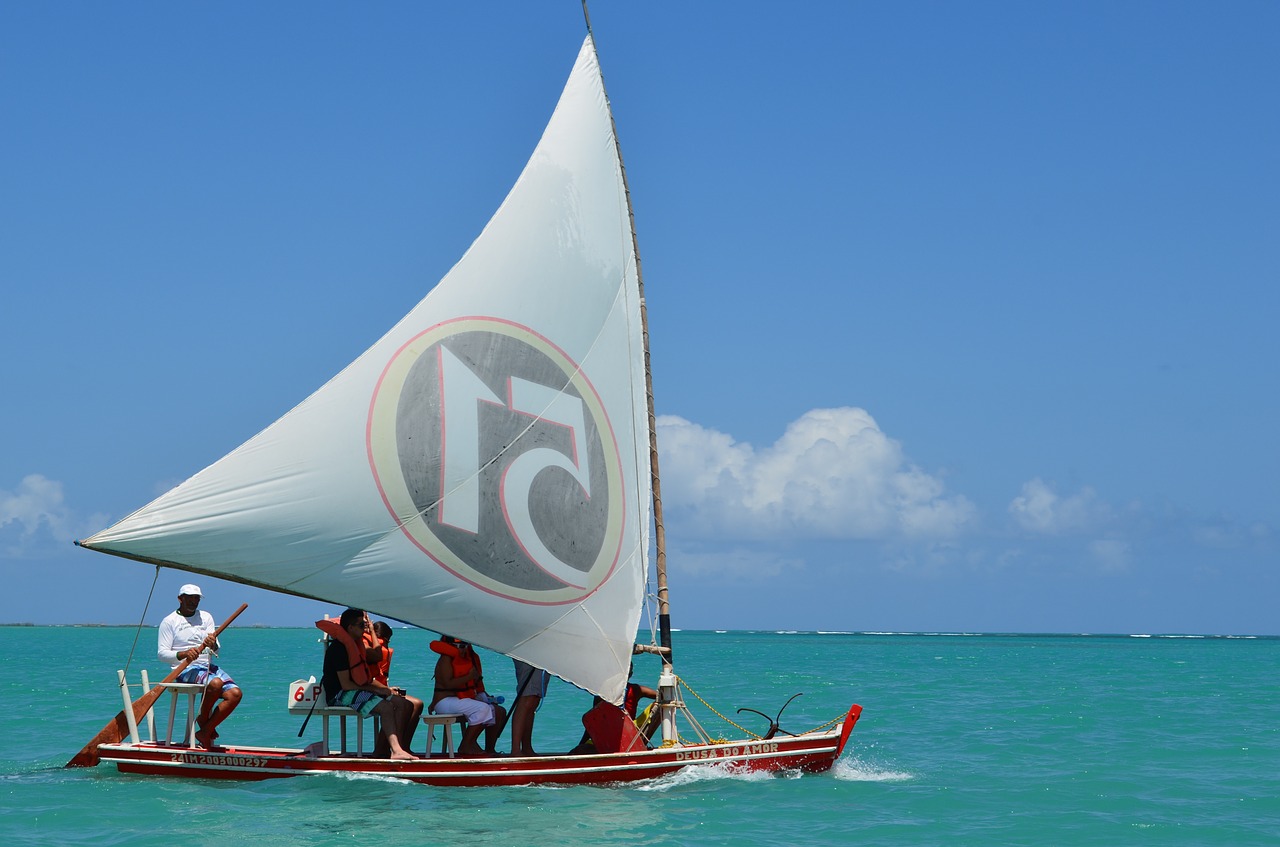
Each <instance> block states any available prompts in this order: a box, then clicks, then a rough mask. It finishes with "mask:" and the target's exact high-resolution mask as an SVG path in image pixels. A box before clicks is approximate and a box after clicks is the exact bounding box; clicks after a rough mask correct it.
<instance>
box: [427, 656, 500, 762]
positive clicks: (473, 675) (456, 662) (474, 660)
mask: <svg viewBox="0 0 1280 847" xmlns="http://www.w3.org/2000/svg"><path fill="white" fill-rule="evenodd" d="M431 649H432V650H434V651H435V652H437V653H439V654H440V658H439V660H437V661H436V671H435V679H436V688H435V693H434V694H433V695H432V698H431V711H432V712H434V713H436V714H440V713H445V714H448V713H451V712H456V713H458V714H461V715H464V716H465V717H466V719H467V728H466V729H465V730H464V731H463V733H462V743H460V744H459V745H458V754H459V755H461V756H496V755H498V751H497V744H498V736H499V735H501V734H502V730H503V728H504V727H506V725H507V710H506V709H504V708H502V706H500V705H498V703H499V700H500V698H496V697H490V696H489V695H488V693H487V692H486V691H485V690H484V670H483V669H482V668H481V666H480V657H479V656H477V655H476V652H475V650H473V649H472V647H471V644H470V643H468V642H466V641H460V640H458V639H456V638H453V637H452V636H448V635H444V636H441V640H439V641H432V642H431ZM481 732H484V733H485V746H484V749H483V750H482V749H480V745H479V743H478V742H479V739H480V733H481Z"/></svg>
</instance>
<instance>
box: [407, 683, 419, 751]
mask: <svg viewBox="0 0 1280 847" xmlns="http://www.w3.org/2000/svg"><path fill="white" fill-rule="evenodd" d="M404 699H405V700H407V701H408V702H409V722H408V725H407V726H406V727H405V734H404V749H406V750H408V749H409V748H410V747H412V746H413V734H414V733H415V732H417V731H418V723H419V721H420V720H421V719H422V707H423V702H422V701H421V700H419V699H418V698H417V697H410V696H409V695H407V694H406V695H405V696H404Z"/></svg>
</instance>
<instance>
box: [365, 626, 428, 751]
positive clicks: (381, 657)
mask: <svg viewBox="0 0 1280 847" xmlns="http://www.w3.org/2000/svg"><path fill="white" fill-rule="evenodd" d="M372 631H373V637H374V638H375V639H376V640H377V643H378V646H377V647H376V648H370V649H369V652H368V654H367V656H368V659H369V664H370V669H371V672H372V674H373V681H374V682H376V683H379V684H380V685H386V686H387V687H388V688H390V689H391V690H392V691H394V692H395V693H396V694H399V695H400V696H401V697H403V698H404V699H406V700H408V701H409V703H410V704H411V705H412V706H413V712H412V714H410V715H409V727H410V730H409V734H408V737H407V738H403V739H401V741H403V742H404V746H405V747H406V748H407V747H408V746H409V745H410V743H412V741H413V732H414V730H416V729H417V728H418V718H420V717H422V709H423V707H424V705H425V704H424V703H423V702H422V701H421V700H419V699H418V698H417V697H414V696H412V695H410V694H406V693H405V690H404V689H403V688H399V687H396V686H392V685H391V684H390V683H389V682H388V679H389V678H390V676H391V655H392V654H393V653H395V651H394V650H392V649H391V627H390V626H388V625H387V624H386V623H385V622H383V621H375V622H374V624H373V628H372ZM365 640H366V642H367V641H368V640H369V639H368V638H367V637H366V639H365ZM378 743H379V746H381V745H382V743H383V740H382V739H381V738H379V739H378ZM379 746H375V748H374V751H373V752H374V755H375V756H376V755H377V754H379V753H385V752H386V751H385V750H382V749H379Z"/></svg>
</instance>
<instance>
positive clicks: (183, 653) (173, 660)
mask: <svg viewBox="0 0 1280 847" xmlns="http://www.w3.org/2000/svg"><path fill="white" fill-rule="evenodd" d="M200 598H201V593H200V586H198V585H193V584H191V583H187V584H186V585H184V586H182V588H180V589H179V590H178V609H177V611H175V612H172V613H170V614H169V615H168V616H167V617H165V619H164V620H163V621H161V622H160V636H159V648H158V650H157V655H158V656H159V658H160V661H162V662H168V663H169V664H170V666H172V667H174V668H176V667H177V666H178V665H179V664H180V663H181V662H182V661H183V660H184V659H190V660H191V664H190V665H188V666H187V669H186V670H184V671H183V672H182V673H181V674H179V676H178V679H177V682H194V683H200V684H202V685H204V687H205V689H204V702H203V703H201V705H200V715H199V716H198V717H197V718H196V726H197V727H198V731H197V732H196V741H197V742H199V744H200V746H201V747H204V748H206V749H211V748H212V747H213V746H214V744H213V742H214V740H215V739H216V738H217V737H218V732H217V726H218V724H220V723H222V722H223V721H224V720H226V719H227V716H229V715H230V714H231V713H232V712H233V711H235V708H236V706H238V705H240V686H238V685H236V683H235V680H233V679H232V678H231V677H230V675H228V674H227V672H226V671H224V670H223V669H222V668H220V667H218V666H217V664H215V663H214V662H213V659H214V658H216V651H217V649H218V639H217V638H215V637H214V634H213V633H214V631H215V630H216V629H217V628H218V627H217V625H216V624H215V623H214V622H213V616H212V615H210V614H209V613H208V612H204V611H201V610H200V608H199V606H200Z"/></svg>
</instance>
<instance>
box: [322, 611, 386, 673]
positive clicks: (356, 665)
mask: <svg viewBox="0 0 1280 847" xmlns="http://www.w3.org/2000/svg"><path fill="white" fill-rule="evenodd" d="M316 628H317V629H319V630H320V631H321V632H323V633H325V634H326V635H328V636H329V637H330V638H333V639H335V640H336V641H337V642H338V643H339V644H341V645H342V646H343V647H345V648H347V665H348V668H349V670H350V673H351V681H352V682H354V683H355V684H356V685H368V684H369V683H370V682H371V681H372V680H373V672H372V669H371V668H370V666H369V662H368V659H367V658H366V657H367V656H368V651H369V648H370V647H371V646H375V645H371V644H368V643H367V642H366V641H363V640H362V641H361V643H359V644H357V643H356V640H355V639H354V638H352V637H351V636H350V635H349V634H347V631H346V630H345V629H343V628H342V624H341V623H340V622H339V621H338V619H337V618H324V619H323V620H318V621H316Z"/></svg>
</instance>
